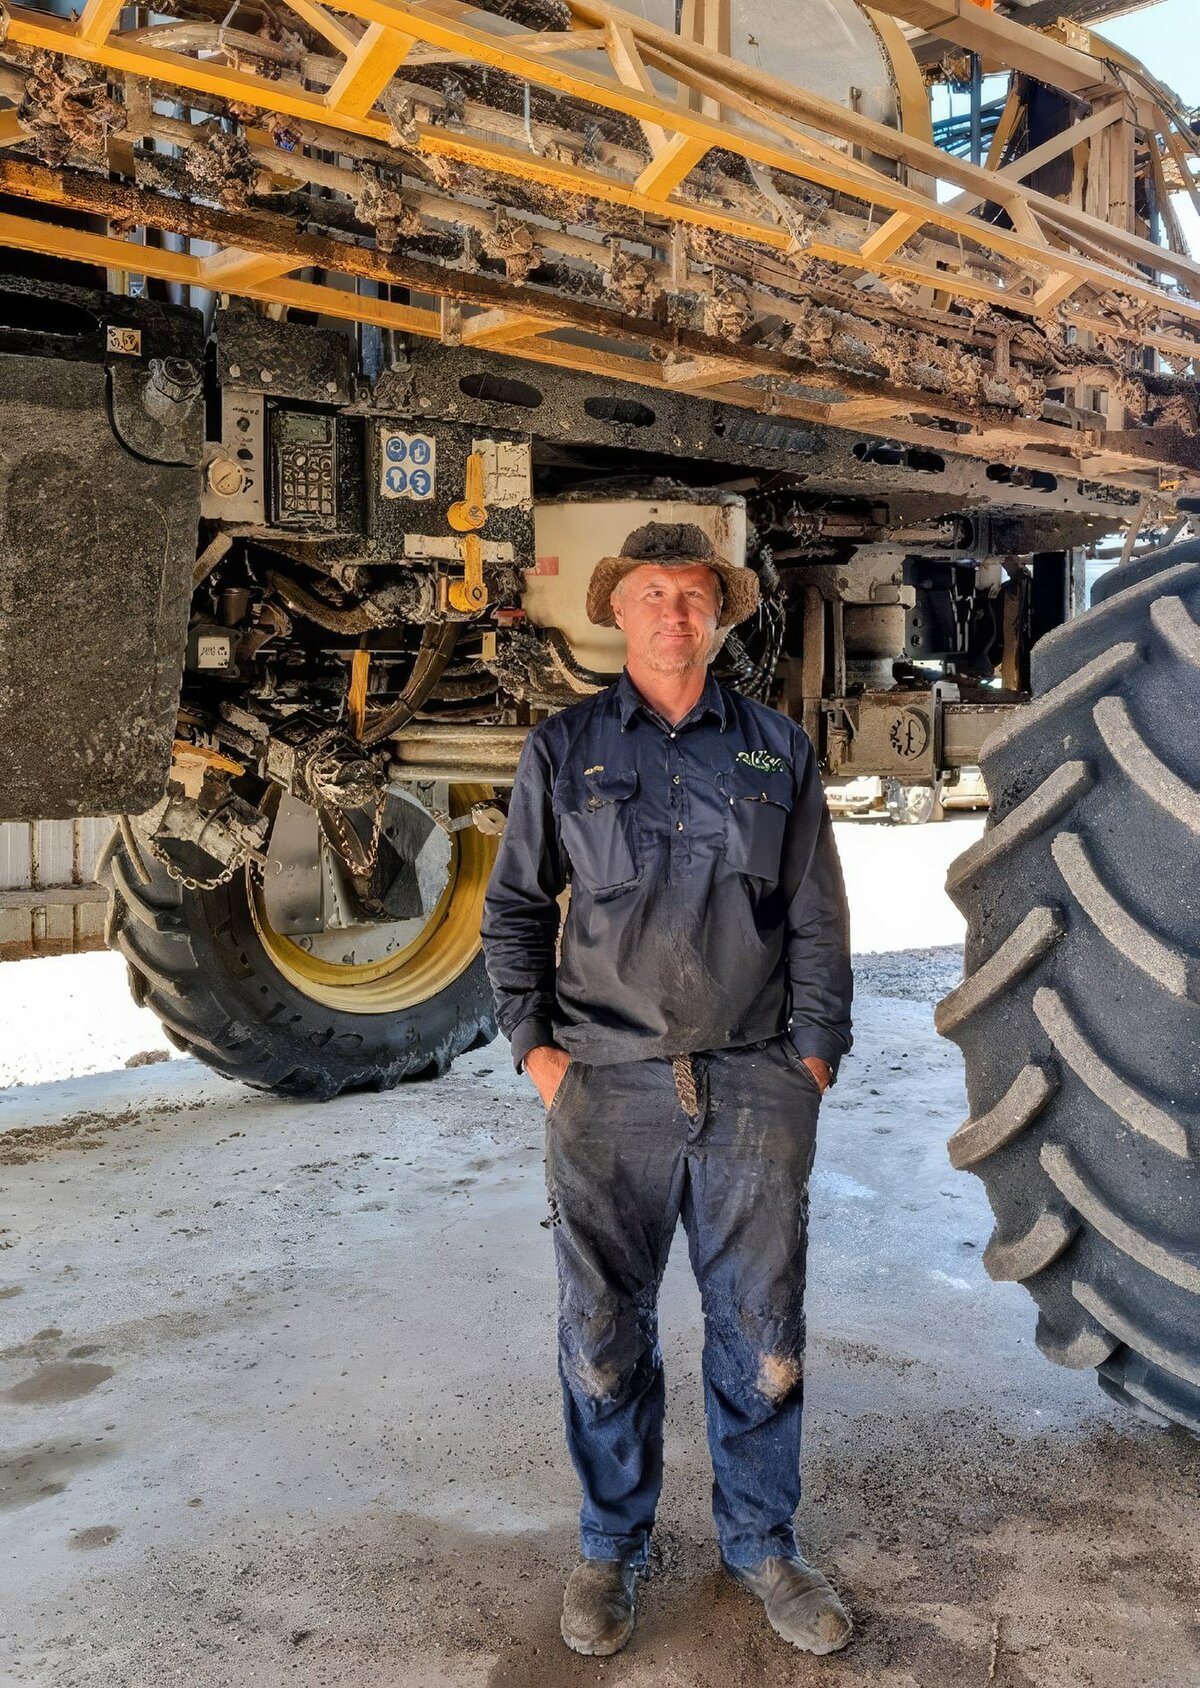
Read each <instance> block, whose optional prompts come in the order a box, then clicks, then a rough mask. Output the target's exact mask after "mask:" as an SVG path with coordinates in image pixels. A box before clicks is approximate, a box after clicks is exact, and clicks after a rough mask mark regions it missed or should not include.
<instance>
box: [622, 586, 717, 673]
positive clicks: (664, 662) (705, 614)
mask: <svg viewBox="0 0 1200 1688" xmlns="http://www.w3.org/2000/svg"><path fill="white" fill-rule="evenodd" d="M611 601H612V608H613V615H614V616H615V618H616V623H617V626H618V627H619V628H620V629H621V631H622V632H623V633H624V635H625V646H626V650H627V652H628V654H629V658H630V660H631V662H633V664H634V665H635V666H640V667H642V668H647V669H651V670H653V671H654V672H655V673H658V674H682V673H684V672H686V670H687V669H689V668H694V667H696V666H697V664H699V665H701V666H702V665H704V664H705V663H707V661H708V658H709V656H710V654H711V652H712V645H713V635H714V634H715V632H716V630H717V617H718V616H719V615H720V613H721V588H720V583H719V581H718V579H717V576H716V575H715V574H714V573H713V571H712V569H710V568H705V566H704V564H703V563H697V564H695V565H693V566H689V567H688V568H666V567H664V566H663V565H662V564H661V563H642V564H641V565H640V567H638V568H636V569H630V571H629V573H628V574H627V575H626V576H625V577H624V579H623V580H622V581H621V583H620V585H619V586H618V587H617V590H616V591H615V592H614V593H613V595H612V600H611Z"/></svg>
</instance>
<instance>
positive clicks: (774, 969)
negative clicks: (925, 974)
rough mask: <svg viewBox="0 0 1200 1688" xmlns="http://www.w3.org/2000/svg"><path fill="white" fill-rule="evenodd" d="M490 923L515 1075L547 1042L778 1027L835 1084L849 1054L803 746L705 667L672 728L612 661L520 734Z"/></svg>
mask: <svg viewBox="0 0 1200 1688" xmlns="http://www.w3.org/2000/svg"><path fill="white" fill-rule="evenodd" d="M568 884H569V885H570V887H571V897H570V903H569V907H568V910H567V918H566V925H565V928H564V931H563V934H562V949H561V956H557V954H556V952H557V948H558V942H557V940H558V934H559V923H560V904H559V901H558V899H559V897H560V895H561V893H562V891H563V890H564V889H565V887H566V886H567V885H568ZM482 932H483V944H484V952H485V957H486V965H487V971H488V977H489V979H490V980H491V985H492V990H493V991H494V993H495V997H496V1008H497V1015H498V1018H499V1022H500V1028H501V1030H502V1031H503V1032H505V1033H506V1035H507V1036H508V1038H509V1039H510V1041H511V1043H512V1052H513V1058H514V1060H515V1062H516V1064H517V1067H518V1069H519V1068H520V1066H521V1064H522V1062H523V1061H524V1059H525V1056H526V1055H527V1054H528V1053H529V1051H530V1050H531V1049H534V1048H536V1047H537V1046H538V1045H539V1044H547V1043H553V1044H558V1045H559V1046H560V1047H561V1048H563V1049H565V1050H567V1051H568V1052H569V1053H570V1054H571V1055H572V1056H575V1057H577V1058H578V1059H579V1060H582V1061H586V1062H588V1063H589V1064H590V1065H593V1066H609V1065H613V1064H614V1063H616V1062H619V1061H637V1060H644V1059H647V1058H648V1057H650V1056H672V1055H682V1054H696V1053H699V1052H700V1051H702V1050H708V1049H730V1048H736V1047H738V1046H740V1045H743V1044H748V1043H756V1042H758V1041H759V1040H761V1039H764V1038H770V1037H776V1036H779V1035H780V1034H782V1033H783V1032H784V1031H786V1030H789V1029H790V1032H791V1036H792V1040H793V1042H794V1044H795V1046H796V1049H797V1050H798V1052H799V1053H800V1055H801V1056H806V1055H816V1056H819V1057H820V1058H821V1059H822V1060H823V1061H827V1062H828V1063H829V1065H830V1067H831V1068H832V1069H833V1071H834V1074H835V1076H836V1073H837V1066H838V1062H839V1060H840V1059H841V1057H842V1055H843V1054H845V1052H846V1051H847V1050H848V1049H849V1048H850V1042H851V1038H850V999H851V988H852V984H851V972H850V939H849V918H848V912H847V908H846V895H845V890H844V887H843V884H842V873H841V866H840V864H839V862H838V857H837V849H836V847H835V845H834V841H833V827H832V825H831V823H830V819H829V811H828V809H827V808H826V806H825V796H824V792H823V790H822V787H821V777H820V773H819V770H818V768H817V760H816V756H815V754H814V752H813V748H812V744H811V742H810V741H809V738H808V736H807V734H806V733H805V732H804V730H803V729H802V728H801V727H799V726H797V724H796V723H795V722H794V721H791V720H789V719H788V717H787V716H786V715H781V714H780V713H779V711H778V710H775V709H769V708H767V706H766V705H765V704H761V703H754V702H752V701H751V700H750V699H749V698H745V697H742V696H741V695H740V694H739V693H737V692H734V691H730V690H729V689H728V688H726V687H724V686H721V685H719V684H718V683H717V681H716V680H715V679H714V678H713V675H712V673H711V671H710V673H709V675H708V678H707V680H706V682H705V687H704V691H703V693H702V694H701V697H700V700H699V702H698V703H697V704H696V706H695V708H694V709H693V710H692V711H691V712H690V713H689V714H688V715H687V716H685V717H684V719H683V720H681V721H680V722H679V723H678V724H677V725H675V726H672V725H671V724H670V723H669V722H667V721H664V720H663V719H662V718H661V717H660V716H659V715H656V714H655V713H654V711H653V710H652V709H651V708H650V707H649V705H648V704H647V703H646V702H645V700H644V699H643V698H642V697H641V695H640V693H639V692H638V691H637V689H636V687H635V686H634V684H633V682H632V681H631V680H630V678H629V675H628V673H624V674H622V676H621V678H620V679H619V680H618V681H616V683H615V684H614V685H611V686H608V687H606V688H605V690H604V691H602V692H599V693H597V694H596V696H595V697H591V698H588V699H587V700H586V701H584V702H583V703H577V704H574V705H572V707H571V708H569V709H565V710H563V711H562V713H561V714H558V715H553V716H551V717H550V718H549V719H548V720H546V721H543V722H541V723H540V724H539V725H538V726H536V727H534V728H533V729H532V730H531V732H530V733H529V736H528V737H527V739H526V740H525V745H524V748H523V750H522V753H521V760H520V763H519V765H518V767H517V772H516V777H515V780H514V784H513V793H512V804H511V807H510V808H509V813H508V824H507V826H506V828H505V831H504V836H503V838H502V840H501V843H500V850H499V854H498V856H497V858H496V863H495V867H494V868H493V871H492V876H491V880H490V883H489V885H488V891H487V897H486V900H485V903H484V917H483V927H482Z"/></svg>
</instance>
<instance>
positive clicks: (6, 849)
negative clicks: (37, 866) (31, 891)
mask: <svg viewBox="0 0 1200 1688" xmlns="http://www.w3.org/2000/svg"><path fill="white" fill-rule="evenodd" d="M30 831H31V828H30V826H29V823H28V821H5V822H4V823H3V824H2V825H0V890H3V891H20V890H23V889H24V887H25V886H26V885H31V884H32V883H33V878H32V872H31V867H32V863H31V851H30Z"/></svg>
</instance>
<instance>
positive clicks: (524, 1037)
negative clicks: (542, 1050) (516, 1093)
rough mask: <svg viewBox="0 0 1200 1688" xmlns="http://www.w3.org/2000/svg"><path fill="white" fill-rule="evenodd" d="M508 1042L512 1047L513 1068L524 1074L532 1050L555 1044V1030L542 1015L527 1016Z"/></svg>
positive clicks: (515, 1027)
mask: <svg viewBox="0 0 1200 1688" xmlns="http://www.w3.org/2000/svg"><path fill="white" fill-rule="evenodd" d="M508 1041H509V1043H510V1044H511V1045H512V1058H513V1066H514V1067H516V1069H517V1071H518V1072H523V1071H524V1069H525V1057H526V1055H528V1053H529V1051H530V1050H531V1049H537V1048H539V1047H540V1046H541V1045H542V1044H543V1043H553V1042H554V1028H553V1026H552V1025H551V1024H550V1022H549V1020H547V1019H544V1018H543V1017H542V1015H540V1014H527V1015H526V1017H525V1018H524V1019H523V1020H522V1021H521V1023H520V1024H519V1025H518V1026H514V1028H513V1030H512V1032H511V1033H510V1035H509V1040H508Z"/></svg>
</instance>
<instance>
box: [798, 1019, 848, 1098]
mask: <svg viewBox="0 0 1200 1688" xmlns="http://www.w3.org/2000/svg"><path fill="white" fill-rule="evenodd" d="M788 1036H789V1037H790V1038H791V1040H792V1046H793V1048H794V1049H795V1051H796V1053H797V1054H798V1055H799V1057H800V1059H801V1060H802V1061H803V1060H804V1059H805V1058H806V1057H807V1056H810V1055H811V1056H815V1058H816V1059H817V1060H818V1061H824V1062H825V1063H826V1064H827V1065H828V1067H829V1071H830V1073H831V1075H832V1076H831V1078H830V1080H829V1082H830V1084H836V1083H837V1076H838V1067H839V1066H840V1065H841V1060H842V1056H843V1055H844V1054H845V1053H846V1045H845V1044H844V1043H843V1041H842V1039H841V1038H840V1037H839V1036H838V1035H837V1033H836V1032H827V1031H822V1030H821V1028H820V1026H792V1027H791V1029H790V1030H789V1032H788Z"/></svg>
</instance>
